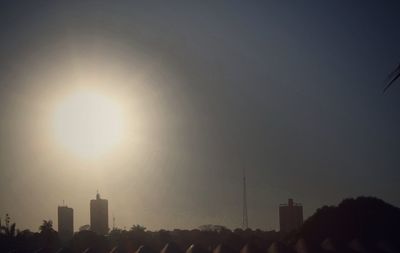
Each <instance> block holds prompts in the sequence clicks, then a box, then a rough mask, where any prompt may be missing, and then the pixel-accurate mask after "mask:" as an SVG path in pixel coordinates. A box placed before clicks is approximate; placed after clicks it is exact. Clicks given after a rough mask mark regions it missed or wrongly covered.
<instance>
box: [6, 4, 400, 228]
mask: <svg viewBox="0 0 400 253" xmlns="http://www.w3.org/2000/svg"><path fill="white" fill-rule="evenodd" d="M399 15H400V4H399V3H398V1H378V0H377V1H308V2H303V3H299V2H297V1H287V2H284V1H168V4H166V1H160V2H153V1H141V2H135V1H2V2H1V6H0V17H1V22H0V27H1V40H0V64H1V68H0V85H1V86H0V119H1V120H0V138H1V144H0V149H1V152H0V172H1V174H0V215H1V216H2V217H3V216H4V214H5V213H7V212H8V213H10V215H11V217H12V219H13V220H14V221H16V222H17V227H19V228H30V229H33V230H37V228H38V226H39V225H40V223H41V220H43V219H53V220H54V221H55V223H56V225H57V222H56V220H57V206H58V205H60V204H62V201H63V200H65V201H66V203H67V204H68V205H69V206H71V207H73V208H74V212H75V229H78V228H79V226H81V225H84V224H88V223H89V200H90V199H92V198H94V197H95V194H96V190H97V189H99V190H100V193H101V194H102V196H103V197H104V198H107V199H108V200H109V212H110V226H111V220H112V219H111V216H112V214H113V215H114V216H115V218H116V225H117V226H119V227H122V228H123V227H127V228H129V227H130V226H131V225H132V224H142V225H144V226H146V227H148V228H149V229H151V230H157V229H160V228H165V229H173V228H196V227H198V226H200V225H203V224H221V225H225V226H227V227H229V228H236V227H240V226H241V215H242V213H241V211H242V206H241V205H242V196H241V191H242V186H241V183H242V181H241V177H242V169H243V168H246V171H247V180H248V209H249V210H248V213H249V225H250V227H251V228H261V229H268V230H271V229H277V228H278V209H277V208H278V205H279V204H280V203H284V202H286V201H287V198H289V197H292V198H294V200H295V202H301V203H303V205H304V212H305V216H306V217H308V216H309V215H311V214H312V213H313V212H314V211H315V209H316V208H318V207H320V206H322V205H326V204H329V205H330V204H337V203H339V202H340V201H341V200H342V199H343V198H346V197H356V196H359V195H373V196H377V197H379V198H382V199H384V200H385V201H387V202H389V203H392V204H394V205H397V206H400V190H399V182H400V153H399V152H400V118H399V116H400V83H398V84H397V85H394V86H393V87H392V88H391V89H389V91H388V93H387V94H385V95H383V94H382V89H383V87H384V80H385V78H386V76H387V74H388V73H389V72H390V71H391V70H392V69H393V68H394V67H395V66H396V65H397V64H398V62H399V61H400V47H399V45H400V33H399V28H400V18H399ZM85 85H88V86H90V87H91V88H93V89H95V90H96V91H98V92H100V93H104V94H109V95H110V96H112V97H113V99H115V100H117V101H118V103H120V104H121V105H122V106H123V107H124V110H125V117H126V118H125V120H126V130H125V131H124V132H123V139H124V140H123V142H122V143H121V144H120V145H119V146H117V147H116V148H115V149H114V150H113V151H110V152H109V153H107V154H105V155H104V157H102V158H100V159H97V160H90V161H88V160H82V159H79V158H77V157H75V156H74V155H72V154H70V153H68V152H65V150H63V149H61V148H60V147H59V145H58V144H57V143H55V142H54V138H53V137H54V136H52V131H51V126H50V123H49V122H50V121H51V120H50V119H51V117H52V111H53V110H54V107H56V105H57V103H58V102H59V101H62V99H63V97H64V96H65V94H68V92H73V91H74V89H77V88H79V87H80V86H85Z"/></svg>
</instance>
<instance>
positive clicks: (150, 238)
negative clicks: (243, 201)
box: [0, 197, 400, 253]
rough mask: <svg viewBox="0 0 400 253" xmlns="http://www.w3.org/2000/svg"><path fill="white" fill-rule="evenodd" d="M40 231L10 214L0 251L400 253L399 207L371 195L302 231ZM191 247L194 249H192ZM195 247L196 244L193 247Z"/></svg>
mask: <svg viewBox="0 0 400 253" xmlns="http://www.w3.org/2000/svg"><path fill="white" fill-rule="evenodd" d="M39 230H40V232H38V233H33V232H30V231H29V230H23V231H17V230H16V229H15V224H13V223H11V222H10V218H9V217H8V216H7V217H6V219H5V223H4V224H2V227H1V233H0V250H1V252H15V253H18V252H21V253H24V252H27V253H28V252H36V253H55V252H57V251H58V253H83V252H85V253H105V252H111V251H112V252H113V253H133V252H137V253H157V252H161V253H183V252H185V251H187V253H211V252H213V253H239V252H240V253H267V252H271V253H272V252H298V253H307V252H310V253H313V252H388V253H393V252H399V249H400V209H399V208H397V207H394V206H392V205H389V204H387V203H385V202H383V201H382V200H379V199H377V198H372V197H359V198H357V199H346V200H344V201H342V203H340V204H339V205H338V206H324V207H322V208H320V209H318V210H317V211H316V213H315V214H314V215H312V216H311V217H310V218H308V219H307V220H306V221H305V222H304V224H303V226H302V227H301V228H300V229H299V230H298V231H293V232H292V233H290V234H282V233H279V232H275V231H261V230H251V229H247V230H242V229H235V230H233V231H231V230H229V229H227V228H225V227H223V226H214V225H206V226H202V227H200V228H199V229H194V230H173V231H166V230H160V231H156V232H153V231H146V228H145V227H142V226H139V225H135V226H132V228H131V229H130V230H123V229H113V230H111V231H110V233H108V234H107V235H105V236H102V235H97V234H95V233H94V232H92V231H90V230H82V231H79V232H76V233H75V234H74V236H73V238H72V239H71V240H69V241H67V242H61V241H60V239H59V237H58V233H57V232H56V231H55V230H54V229H53V227H52V222H51V221H43V224H42V225H41V226H40V228H39ZM191 245H192V246H191ZM193 245H194V246H193Z"/></svg>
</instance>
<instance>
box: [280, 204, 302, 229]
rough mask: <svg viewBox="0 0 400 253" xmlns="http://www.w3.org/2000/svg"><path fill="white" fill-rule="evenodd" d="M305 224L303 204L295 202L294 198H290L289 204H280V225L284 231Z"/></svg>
mask: <svg viewBox="0 0 400 253" xmlns="http://www.w3.org/2000/svg"><path fill="white" fill-rule="evenodd" d="M301 225H303V206H302V205H301V204H299V203H294V202H293V199H289V200H288V204H287V205H286V204H281V205H280V206H279V226H280V231H282V232H284V233H288V232H291V231H293V230H296V229H298V228H300V227H301Z"/></svg>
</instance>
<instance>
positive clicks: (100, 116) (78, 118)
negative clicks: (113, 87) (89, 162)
mask: <svg viewBox="0 0 400 253" xmlns="http://www.w3.org/2000/svg"><path fill="white" fill-rule="evenodd" d="M123 125H124V124H123V115H122V108H121V107H120V106H119V104H118V103H117V102H116V101H114V100H113V99H112V98H111V97H108V96H106V95H103V94H100V93H97V92H95V91H91V90H80V91H77V92H75V93H73V94H70V95H69V96H67V97H65V98H64V100H62V101H61V102H60V103H59V104H58V105H57V106H56V108H55V111H54V114H53V130H54V135H55V138H56V140H57V142H58V143H59V144H61V145H62V146H63V147H64V148H65V149H67V150H68V151H69V152H71V153H74V154H75V155H77V156H79V157H82V158H98V157H100V156H102V155H104V154H106V153H107V152H109V151H110V150H111V149H112V148H113V147H114V146H116V145H117V144H118V143H119V142H120V141H121V139H122V133H123Z"/></svg>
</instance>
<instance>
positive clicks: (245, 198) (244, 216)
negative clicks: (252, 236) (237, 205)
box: [242, 168, 249, 229]
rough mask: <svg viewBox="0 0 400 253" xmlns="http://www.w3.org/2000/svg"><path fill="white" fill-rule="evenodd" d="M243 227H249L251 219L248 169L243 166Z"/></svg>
mask: <svg viewBox="0 0 400 253" xmlns="http://www.w3.org/2000/svg"><path fill="white" fill-rule="evenodd" d="M242 227H243V229H247V228H248V227H249V220H248V217H247V192H246V171H245V169H244V168H243V219H242Z"/></svg>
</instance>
